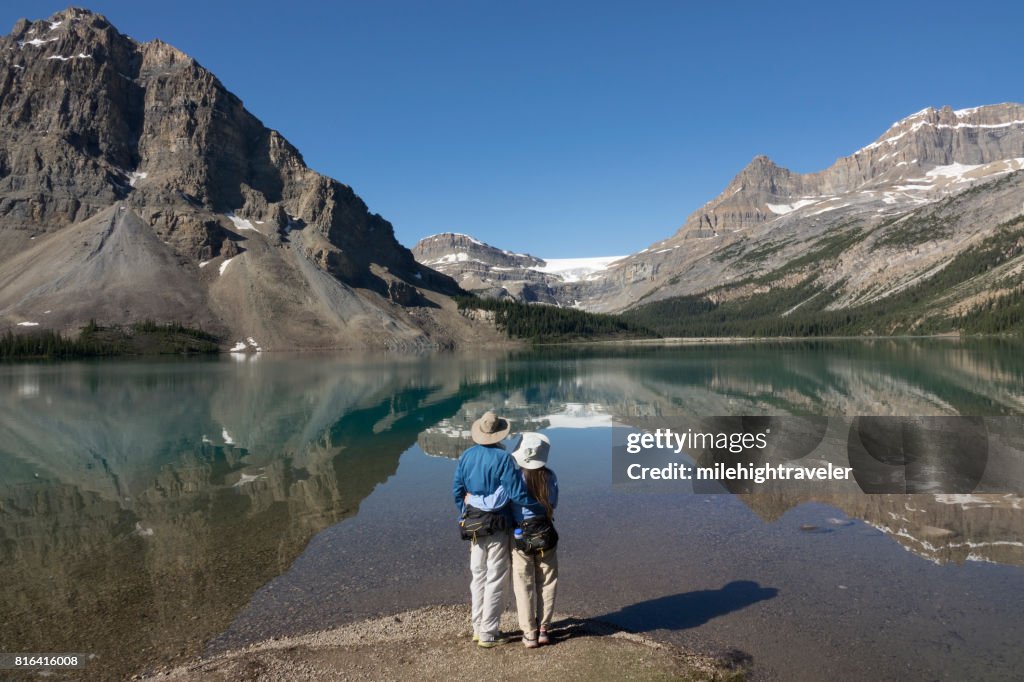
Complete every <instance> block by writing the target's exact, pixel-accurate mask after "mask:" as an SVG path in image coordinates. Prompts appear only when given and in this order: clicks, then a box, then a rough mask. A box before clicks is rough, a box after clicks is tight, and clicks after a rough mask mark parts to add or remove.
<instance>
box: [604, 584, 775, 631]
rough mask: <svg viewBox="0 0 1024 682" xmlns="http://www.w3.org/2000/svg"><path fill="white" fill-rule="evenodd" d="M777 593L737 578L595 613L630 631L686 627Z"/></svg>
mask: <svg viewBox="0 0 1024 682" xmlns="http://www.w3.org/2000/svg"><path fill="white" fill-rule="evenodd" d="M778 593H779V591H778V590H777V589H776V588H774V587H761V586H760V585H759V584H757V583H756V582H754V581H752V580H735V581H733V582H731V583H729V584H727V585H724V586H723V587H721V588H719V589H717V590H696V591H694V592H683V593H682V594H673V595H669V596H666V597H658V598H657V599H650V600H648V601H642V602H639V603H637V604H631V605H629V606H626V607H624V608H621V609H619V610H618V611H614V612H612V613H608V614H605V615H603V616H595V617H594V619H593V620H596V621H601V622H605V623H610V624H612V625H615V626H617V627H620V628H622V629H624V630H629V631H631V632H651V631H653V630H686V629H688V628H695V627H697V626H699V625H703V624H704V623H706V622H708V621H709V620H711V619H712V618H717V617H718V616H722V615H725V614H727V613H732V612H733V611H739V610H740V609H744V608H746V607H748V606H750V605H751V604H756V603H757V602H759V601H765V600H766V599H772V598H774V597H775V596H776V595H778Z"/></svg>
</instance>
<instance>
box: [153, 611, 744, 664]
mask: <svg viewBox="0 0 1024 682" xmlns="http://www.w3.org/2000/svg"><path fill="white" fill-rule="evenodd" d="M502 631H503V632H509V633H515V634H514V635H513V636H512V638H511V639H512V641H510V642H509V643H508V644H506V645H503V646H499V647H495V648H493V649H482V648H480V647H478V646H476V645H475V644H474V643H473V642H472V641H471V640H470V628H469V609H468V607H467V606H430V607H427V608H423V609H417V610H414V611H407V612H404V613H400V614H395V615H390V616H384V617H381V618H375V619H370V620H364V621H360V622H357V623H352V624H349V625H345V626H343V627H339V628H336V629H333V630H325V631H322V632H316V633H313V634H308V635H302V636H299V637H289V638H281V639H273V640H268V641H264V642H259V643H257V644H254V645H252V646H249V647H246V648H244V649H239V650H235V651H229V652H227V653H224V654H220V655H217V656H215V657H212V658H208V659H202V660H199V661H196V662H193V663H191V664H189V665H186V666H182V667H179V668H176V669H173V670H163V671H159V672H156V673H153V674H152V675H151V676H150V677H147V678H146V679H158V680H176V681H192V680H196V681H198V680H203V681H207V680H425V679H445V680H452V679H459V680H477V679H479V680H522V679H557V680H559V681H560V682H564V681H566V680H607V679H615V680H738V679H742V678H743V673H742V671H738V670H730V669H729V668H728V667H726V666H725V665H724V664H723V663H721V662H718V661H715V660H714V659H712V658H709V657H705V656H698V655H694V654H688V653H686V652H683V651H681V650H679V649H677V648H675V647H672V646H669V645H665V644H660V643H657V642H654V641H652V640H649V639H646V638H644V637H640V636H638V635H634V634H630V633H626V632H622V631H620V630H617V629H615V628H613V627H611V626H609V625H606V624H603V623H599V622H595V621H588V620H585V619H580V618H574V617H572V616H564V615H560V616H556V618H555V620H554V622H553V627H552V643H551V644H550V645H548V646H543V647H540V648H537V649H526V648H525V647H523V646H522V643H521V641H520V639H519V635H518V628H517V626H516V625H515V622H514V617H513V614H511V613H506V614H505V619H504V621H503V622H502Z"/></svg>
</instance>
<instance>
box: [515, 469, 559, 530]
mask: <svg viewBox="0 0 1024 682" xmlns="http://www.w3.org/2000/svg"><path fill="white" fill-rule="evenodd" d="M523 478H524V479H525V480H526V492H528V493H530V497H532V498H533V499H535V500H537V501H538V502H540V503H541V504H542V505H544V509H545V510H547V513H548V518H549V519H550V518H553V517H554V515H555V508H554V507H552V506H551V498H550V495H549V492H550V491H551V483H550V481H551V472H550V471H548V468H547V467H541V468H540V469H523Z"/></svg>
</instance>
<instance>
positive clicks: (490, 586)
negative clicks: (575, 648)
mask: <svg viewBox="0 0 1024 682" xmlns="http://www.w3.org/2000/svg"><path fill="white" fill-rule="evenodd" d="M511 430H512V425H511V424H509V422H508V420H507V419H503V418H501V417H498V416H497V415H496V414H494V412H486V413H484V415H483V416H482V417H480V419H478V420H477V421H475V422H474V423H473V428H472V429H471V432H470V433H471V434H472V436H473V442H474V443H476V445H474V446H473V447H471V448H469V449H468V450H466V451H465V452H463V453H462V456H461V457H459V465H458V467H456V469H455V480H454V482H453V485H452V497H453V498H454V500H455V506H457V507H458V508H459V512H460V513H462V512H464V511H465V509H466V502H465V500H466V496H467V495H480V496H483V497H487V496H489V495H493V494H494V493H495V492H496V491H497V490H498V488H499V487H500V488H503V489H504V491H505V492H506V493H507V495H508V498H509V499H511V500H512V501H513V502H514V503H516V504H529V502H530V496H529V494H528V493H527V491H526V484H525V483H523V477H522V476H520V475H519V470H518V468H517V467H516V463H515V461H513V459H512V456H511V455H509V454H508V452H506V451H505V449H504V448H503V447H502V445H501V441H502V440H504V439H505V438H506V437H507V436H508V434H509V432H510V431H511ZM501 513H502V514H503V515H504V516H505V517H506V518H508V509H507V508H504V509H502V510H501ZM507 525H508V526H511V524H510V523H509V524H507ZM509 542H510V534H509V530H508V528H505V529H504V530H499V531H497V532H495V533H494V534H492V535H488V536H484V537H478V538H475V539H474V540H473V543H472V545H471V546H470V550H469V568H470V571H471V573H472V574H473V578H472V580H471V581H470V585H469V589H470V594H471V597H472V621H473V639H474V640H475V641H476V642H477V643H478V644H479V645H480V646H481V647H484V648H490V647H493V646H497V645H498V644H504V643H505V642H506V641H507V640H505V639H503V638H501V637H499V626H500V622H501V612H502V611H503V610H504V609H505V601H504V596H505V585H506V584H507V581H508V571H509V561H510V556H511V554H510V549H509Z"/></svg>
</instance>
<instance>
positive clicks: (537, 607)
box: [512, 549, 558, 639]
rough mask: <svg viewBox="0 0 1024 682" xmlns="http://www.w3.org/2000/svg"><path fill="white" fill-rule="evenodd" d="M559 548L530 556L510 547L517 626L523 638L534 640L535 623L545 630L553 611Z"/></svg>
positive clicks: (535, 634)
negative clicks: (517, 617)
mask: <svg viewBox="0 0 1024 682" xmlns="http://www.w3.org/2000/svg"><path fill="white" fill-rule="evenodd" d="M557 552H558V550H557V549H552V550H549V551H547V552H544V554H543V556H542V555H540V554H534V555H532V556H531V555H529V554H527V553H526V552H521V551H519V550H518V549H513V550H512V589H513V590H514V591H515V593H516V611H517V612H518V615H519V628H520V629H521V630H522V631H523V637H525V638H526V639H537V629H538V626H539V627H542V628H544V629H545V630H547V629H548V627H549V626H550V625H551V617H552V615H554V612H555V590H556V588H557V587H558V553H557Z"/></svg>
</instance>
